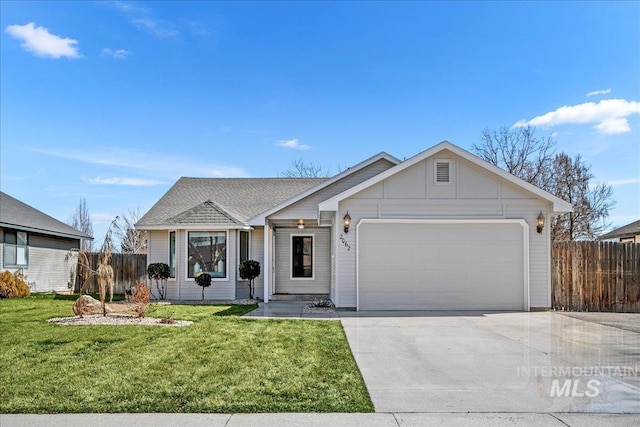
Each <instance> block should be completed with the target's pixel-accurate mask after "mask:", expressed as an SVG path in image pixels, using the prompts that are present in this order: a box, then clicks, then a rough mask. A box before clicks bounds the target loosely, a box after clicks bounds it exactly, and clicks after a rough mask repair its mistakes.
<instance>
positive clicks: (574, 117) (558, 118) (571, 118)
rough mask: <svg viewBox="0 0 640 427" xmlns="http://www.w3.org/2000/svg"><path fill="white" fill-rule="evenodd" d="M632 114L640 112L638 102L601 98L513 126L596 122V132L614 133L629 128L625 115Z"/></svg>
mask: <svg viewBox="0 0 640 427" xmlns="http://www.w3.org/2000/svg"><path fill="white" fill-rule="evenodd" d="M633 114H640V102H637V101H627V100H626V99H603V100H601V101H599V102H597V103H596V102H586V103H584V104H578V105H570V106H569V105H565V106H563V107H560V108H558V109H557V110H555V111H551V112H549V113H546V114H543V115H541V116H537V117H534V118H533V119H531V120H528V121H527V120H520V121H518V122H516V123H515V124H514V125H513V127H524V126H527V125H531V126H541V127H552V126H559V125H564V124H584V123H596V124H595V126H593V127H594V129H596V130H597V131H598V132H600V133H603V134H607V135H614V134H619V133H626V132H629V131H630V130H631V128H630V126H629V121H628V120H627V117H629V116H631V115H633Z"/></svg>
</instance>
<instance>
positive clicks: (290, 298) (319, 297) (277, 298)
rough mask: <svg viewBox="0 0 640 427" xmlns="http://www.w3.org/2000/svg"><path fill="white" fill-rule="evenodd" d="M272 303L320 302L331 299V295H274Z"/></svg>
mask: <svg viewBox="0 0 640 427" xmlns="http://www.w3.org/2000/svg"><path fill="white" fill-rule="evenodd" d="M270 299H271V301H309V302H311V301H318V300H323V299H329V294H273V295H271V298H270Z"/></svg>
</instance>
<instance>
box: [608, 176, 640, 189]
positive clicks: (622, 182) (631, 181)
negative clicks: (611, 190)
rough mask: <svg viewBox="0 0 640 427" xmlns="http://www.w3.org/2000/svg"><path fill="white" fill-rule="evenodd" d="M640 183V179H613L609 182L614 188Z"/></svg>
mask: <svg viewBox="0 0 640 427" xmlns="http://www.w3.org/2000/svg"><path fill="white" fill-rule="evenodd" d="M638 183H640V178H629V179H612V180H610V181H608V182H607V184H609V185H610V186H612V187H622V186H623V185H631V184H638Z"/></svg>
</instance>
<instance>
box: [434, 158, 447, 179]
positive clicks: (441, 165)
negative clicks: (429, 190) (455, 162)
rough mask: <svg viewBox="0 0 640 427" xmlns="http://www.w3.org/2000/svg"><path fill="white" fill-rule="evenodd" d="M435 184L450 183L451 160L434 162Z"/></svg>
mask: <svg viewBox="0 0 640 427" xmlns="http://www.w3.org/2000/svg"><path fill="white" fill-rule="evenodd" d="M435 174H436V176H435V179H436V184H440V185H442V184H450V183H451V160H448V159H447V160H445V159H436V161H435Z"/></svg>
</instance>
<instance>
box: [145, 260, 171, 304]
mask: <svg viewBox="0 0 640 427" xmlns="http://www.w3.org/2000/svg"><path fill="white" fill-rule="evenodd" d="M147 275H148V276H149V279H153V280H155V281H156V288H157V289H158V293H159V294H160V295H159V297H160V299H165V298H166V297H167V279H168V278H169V276H170V275H171V270H170V269H169V265H168V264H165V263H164V262H157V263H155V264H149V267H147Z"/></svg>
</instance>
